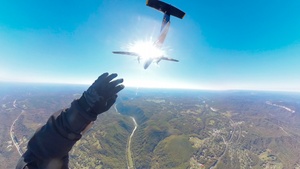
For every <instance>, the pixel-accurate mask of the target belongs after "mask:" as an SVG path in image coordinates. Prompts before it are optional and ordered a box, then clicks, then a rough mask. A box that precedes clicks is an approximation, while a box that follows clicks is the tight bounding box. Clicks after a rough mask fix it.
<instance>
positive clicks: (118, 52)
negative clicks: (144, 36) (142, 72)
mask: <svg viewBox="0 0 300 169" xmlns="http://www.w3.org/2000/svg"><path fill="white" fill-rule="evenodd" d="M113 53H114V54H121V55H130V56H138V57H140V55H139V54H137V53H135V52H124V51H113Z"/></svg>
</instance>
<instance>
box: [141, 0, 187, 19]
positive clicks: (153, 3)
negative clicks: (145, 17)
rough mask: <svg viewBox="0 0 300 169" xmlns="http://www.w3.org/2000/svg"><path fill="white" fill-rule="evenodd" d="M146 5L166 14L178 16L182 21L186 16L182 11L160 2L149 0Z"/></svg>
mask: <svg viewBox="0 0 300 169" xmlns="http://www.w3.org/2000/svg"><path fill="white" fill-rule="evenodd" d="M146 5H147V6H150V7H152V8H154V9H157V10H159V11H161V12H163V13H164V14H167V15H172V16H176V17H177V18H180V19H182V18H183V17H184V16H185V13H184V12H183V11H181V10H180V9H178V8H176V7H174V6H172V5H170V4H167V3H165V2H162V1H159V0H147V1H146Z"/></svg>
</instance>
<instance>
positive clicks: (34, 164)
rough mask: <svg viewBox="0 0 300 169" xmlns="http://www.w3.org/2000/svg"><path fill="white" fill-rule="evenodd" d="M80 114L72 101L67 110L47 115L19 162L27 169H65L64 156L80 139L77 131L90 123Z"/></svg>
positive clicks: (66, 160) (66, 161)
mask: <svg viewBox="0 0 300 169" xmlns="http://www.w3.org/2000/svg"><path fill="white" fill-rule="evenodd" d="M84 113H86V112H85V110H84V109H83V108H82V107H81V106H80V104H79V102H78V100H75V101H73V102H72V103H71V106H70V108H68V109H65V110H62V111H59V112H56V113H54V114H53V115H52V116H50V118H49V119H48V121H47V123H46V124H45V125H44V126H42V127H41V128H40V129H38V130H37V131H36V132H35V134H34V135H33V137H32V138H31V139H30V140H29V142H28V145H27V151H26V152H25V153H24V155H23V156H22V157H21V159H20V161H21V163H22V162H23V164H24V163H25V164H27V167H28V168H29V169H31V168H68V153H69V151H70V150H71V149H72V147H73V145H74V144H75V143H76V142H77V141H78V140H79V139H80V138H81V134H80V132H81V131H83V130H84V128H85V127H86V126H87V125H88V124H89V123H90V122H91V120H89V119H86V118H84ZM20 161H19V163H20ZM20 166H22V165H20ZM17 169H19V168H17Z"/></svg>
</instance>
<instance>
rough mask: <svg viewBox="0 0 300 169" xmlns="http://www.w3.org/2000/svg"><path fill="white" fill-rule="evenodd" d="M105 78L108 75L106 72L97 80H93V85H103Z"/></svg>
mask: <svg viewBox="0 0 300 169" xmlns="http://www.w3.org/2000/svg"><path fill="white" fill-rule="evenodd" d="M107 76H108V73H107V72H106V73H103V74H102V75H100V76H99V77H98V79H97V80H95V82H94V85H96V86H98V85H99V84H101V83H103V81H104V79H105V78H107Z"/></svg>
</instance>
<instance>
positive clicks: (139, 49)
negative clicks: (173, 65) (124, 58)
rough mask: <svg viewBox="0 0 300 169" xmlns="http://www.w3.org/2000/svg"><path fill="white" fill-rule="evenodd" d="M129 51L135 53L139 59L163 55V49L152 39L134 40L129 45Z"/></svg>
mask: <svg viewBox="0 0 300 169" xmlns="http://www.w3.org/2000/svg"><path fill="white" fill-rule="evenodd" d="M129 51H130V52H135V53H137V54H138V55H139V56H141V59H145V60H147V59H150V58H152V59H155V58H159V57H161V56H165V51H164V50H162V49H161V48H158V47H157V46H155V44H154V43H153V42H152V41H142V40H141V41H135V42H134V43H132V44H130V45H129Z"/></svg>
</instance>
